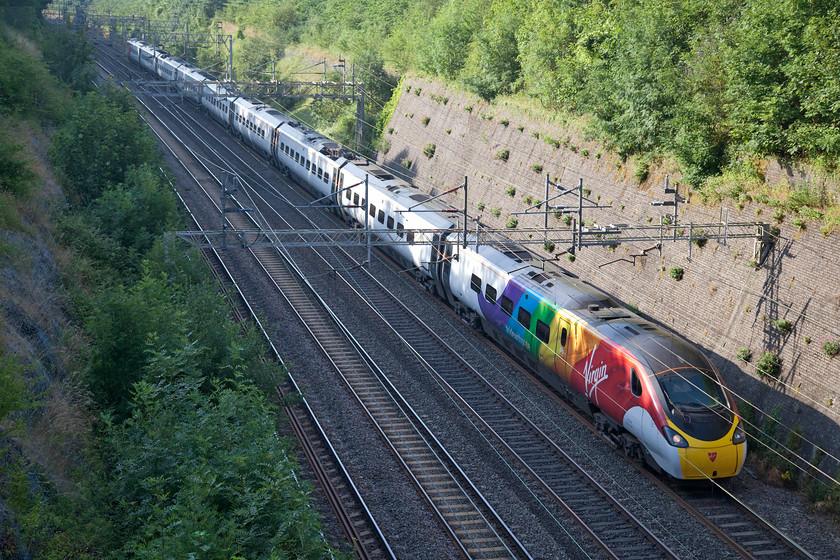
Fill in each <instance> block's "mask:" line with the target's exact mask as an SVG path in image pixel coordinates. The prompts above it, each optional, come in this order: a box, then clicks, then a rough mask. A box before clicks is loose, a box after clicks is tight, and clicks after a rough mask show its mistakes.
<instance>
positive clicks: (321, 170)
mask: <svg viewBox="0 0 840 560" xmlns="http://www.w3.org/2000/svg"><path fill="white" fill-rule="evenodd" d="M323 176H324V170H323V169H321V168H320V167H319V168H318V178H319V179H320V178H321V177H323Z"/></svg>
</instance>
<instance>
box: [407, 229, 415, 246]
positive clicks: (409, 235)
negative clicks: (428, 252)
mask: <svg viewBox="0 0 840 560" xmlns="http://www.w3.org/2000/svg"><path fill="white" fill-rule="evenodd" d="M405 240H406V241H408V244H409V245H412V244H414V232H413V231H409V232H408V233H406V234H405Z"/></svg>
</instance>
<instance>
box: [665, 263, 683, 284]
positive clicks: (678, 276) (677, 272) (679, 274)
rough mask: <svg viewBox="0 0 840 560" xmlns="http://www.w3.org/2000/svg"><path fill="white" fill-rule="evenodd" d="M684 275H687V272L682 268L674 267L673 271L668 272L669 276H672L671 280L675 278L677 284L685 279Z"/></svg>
mask: <svg viewBox="0 0 840 560" xmlns="http://www.w3.org/2000/svg"><path fill="white" fill-rule="evenodd" d="M684 273H685V271H684V270H683V267H681V266H672V267H671V269H670V270H669V271H668V274H670V275H671V278H673V279H674V280H676V281H677V282H679V281H680V280H682V279H683V274H684Z"/></svg>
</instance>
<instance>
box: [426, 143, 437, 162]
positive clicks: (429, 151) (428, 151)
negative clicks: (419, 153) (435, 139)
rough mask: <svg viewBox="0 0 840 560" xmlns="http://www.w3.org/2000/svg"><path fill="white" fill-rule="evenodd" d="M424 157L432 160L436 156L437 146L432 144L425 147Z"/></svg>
mask: <svg viewBox="0 0 840 560" xmlns="http://www.w3.org/2000/svg"><path fill="white" fill-rule="evenodd" d="M423 155H424V156H426V157H427V158H429V159H432V157H433V156H434V155H435V145H434V144H431V143H429V144H426V145H425V146H424V147H423Z"/></svg>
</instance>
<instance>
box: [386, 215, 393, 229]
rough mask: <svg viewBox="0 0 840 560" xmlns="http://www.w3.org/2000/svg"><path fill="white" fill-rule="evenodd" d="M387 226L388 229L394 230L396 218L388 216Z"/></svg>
mask: <svg viewBox="0 0 840 560" xmlns="http://www.w3.org/2000/svg"><path fill="white" fill-rule="evenodd" d="M387 226H388V229H394V217H393V216H388V223H387Z"/></svg>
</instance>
